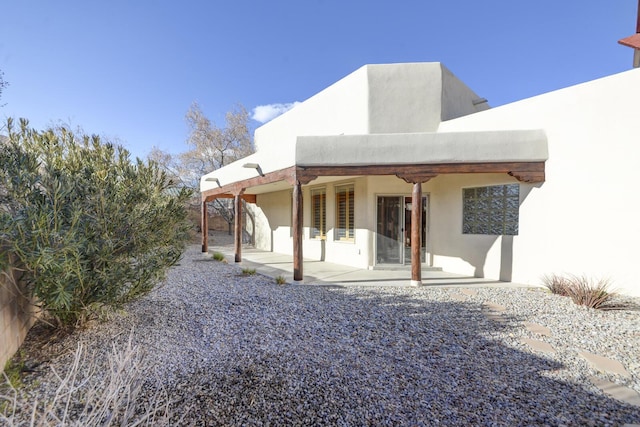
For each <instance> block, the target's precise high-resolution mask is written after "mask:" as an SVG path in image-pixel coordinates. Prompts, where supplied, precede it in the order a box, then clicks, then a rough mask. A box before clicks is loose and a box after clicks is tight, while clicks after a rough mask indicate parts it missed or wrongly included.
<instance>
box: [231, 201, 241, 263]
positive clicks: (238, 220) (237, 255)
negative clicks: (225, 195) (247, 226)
mask: <svg viewBox="0 0 640 427" xmlns="http://www.w3.org/2000/svg"><path fill="white" fill-rule="evenodd" d="M234 205H235V213H234V221H235V230H234V236H233V237H234V241H235V245H234V246H235V261H236V262H241V261H242V196H241V195H240V194H236V196H235V198H234Z"/></svg>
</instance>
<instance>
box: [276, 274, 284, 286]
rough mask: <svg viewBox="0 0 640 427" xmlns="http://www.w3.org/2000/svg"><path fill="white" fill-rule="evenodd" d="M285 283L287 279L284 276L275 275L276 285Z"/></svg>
mask: <svg viewBox="0 0 640 427" xmlns="http://www.w3.org/2000/svg"><path fill="white" fill-rule="evenodd" d="M285 283H287V279H285V278H284V276H277V277H276V284H277V285H284V284H285Z"/></svg>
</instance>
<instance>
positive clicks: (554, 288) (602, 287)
mask: <svg viewBox="0 0 640 427" xmlns="http://www.w3.org/2000/svg"><path fill="white" fill-rule="evenodd" d="M542 283H543V285H544V286H545V287H546V288H547V289H549V290H550V291H551V292H552V293H554V294H557V295H562V296H567V297H569V298H571V300H572V301H573V302H574V303H576V304H578V305H584V306H586V307H590V308H604V307H605V306H606V305H607V304H609V303H610V302H611V300H612V299H613V298H614V297H615V292H613V291H612V290H611V281H610V280H608V279H593V278H590V277H588V276H585V275H582V276H574V275H569V276H566V277H565V276H560V275H557V274H552V275H549V276H544V277H543V278H542Z"/></svg>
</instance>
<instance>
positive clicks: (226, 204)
mask: <svg viewBox="0 0 640 427" xmlns="http://www.w3.org/2000/svg"><path fill="white" fill-rule="evenodd" d="M185 118H186V121H187V125H188V127H189V135H188V137H187V144H188V146H189V147H190V149H189V150H188V151H185V152H183V153H180V154H178V155H171V154H169V153H166V152H164V151H162V150H160V149H158V148H154V149H153V150H152V152H151V153H150V154H149V159H152V160H155V161H156V162H158V163H159V164H160V165H161V166H162V167H163V168H164V169H165V170H166V171H167V173H169V174H170V176H172V177H173V178H174V179H175V180H176V182H178V183H180V184H181V185H182V186H185V187H188V188H193V189H195V190H196V193H197V192H198V190H199V186H200V177H201V176H202V175H204V174H206V173H209V172H211V171H214V170H216V169H220V168H221V167H223V166H225V165H228V164H229V163H231V162H234V161H236V160H239V159H241V158H243V157H246V156H248V155H249V154H251V153H253V152H254V151H255V148H254V145H253V140H252V138H251V132H250V129H249V113H248V112H247V110H246V109H245V108H244V107H243V106H242V105H237V106H236V107H235V108H234V109H233V110H231V111H229V112H227V114H226V115H225V126H224V127H218V126H217V125H216V124H215V123H213V122H211V120H209V118H207V117H206V116H205V114H204V113H203V112H202V109H201V108H200V105H199V104H198V103H197V102H194V103H193V104H191V107H190V108H189V111H187V114H186V117H185ZM199 204H200V199H199V197H198V198H196V199H194V205H196V206H199ZM210 206H211V208H212V209H213V211H214V212H217V213H218V214H219V215H220V216H222V217H223V218H224V219H225V221H227V224H229V230H231V227H232V224H233V221H234V209H233V202H232V199H216V200H215V201H214V202H213V203H211V204H210Z"/></svg>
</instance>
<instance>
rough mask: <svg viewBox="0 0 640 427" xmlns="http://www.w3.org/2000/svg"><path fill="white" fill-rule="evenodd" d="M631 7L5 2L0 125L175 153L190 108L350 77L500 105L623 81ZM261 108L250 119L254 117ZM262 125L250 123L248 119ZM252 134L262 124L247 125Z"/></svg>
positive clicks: (593, 2)
mask: <svg viewBox="0 0 640 427" xmlns="http://www.w3.org/2000/svg"><path fill="white" fill-rule="evenodd" d="M637 5H638V3H637V0H587V1H584V0H563V1H558V0H538V1H534V2H521V1H514V0H485V1H477V0H459V1H455V0H446V1H432V0H394V1H391V0H352V1H349V0H272V1H270V2H267V1H261V0H227V1H218V0H210V1H204V0H199V1H196V0H181V1H177V0H175V1H164V0H109V1H107V0H93V1H87V0H82V1H80V0H58V1H50V0H39V1H36V0H20V1H18V0H12V1H10V0H7V1H4V2H3V4H2V7H1V8H0V10H1V13H2V17H3V18H2V24H1V25H0V70H2V71H4V79H5V80H7V81H8V82H9V83H10V86H9V87H8V88H6V89H5V91H4V92H3V94H2V98H1V99H0V104H6V105H4V106H3V107H0V117H1V118H3V121H4V117H9V116H10V117H26V118H28V119H29V120H30V121H31V124H32V125H33V126H34V127H36V128H44V127H46V126H48V125H50V124H59V123H67V124H70V125H71V126H73V127H76V126H80V127H82V128H83V129H84V130H85V131H87V132H90V133H97V134H100V135H105V136H107V137H110V138H117V139H118V140H119V142H120V143H122V144H123V145H124V146H125V147H127V148H128V149H129V150H130V151H132V153H133V154H134V155H137V156H141V157H145V156H146V155H147V154H148V153H149V151H150V149H151V148H152V147H153V146H157V147H159V148H161V149H163V150H165V151H169V152H173V153H178V152H181V151H186V149H187V145H186V143H185V140H186V137H187V127H186V123H185V120H184V116H185V113H186V112H187V110H188V108H189V106H190V105H191V103H192V102H193V101H197V102H199V103H200V105H201V107H202V109H203V111H204V112H205V114H206V115H207V116H208V117H209V118H210V119H211V120H212V121H214V122H216V123H217V124H218V125H223V124H224V115H225V113H226V112H227V111H229V110H231V109H232V108H233V107H234V105H236V104H238V103H240V104H242V105H244V106H245V107H246V108H247V110H249V111H250V112H253V111H254V109H255V108H256V107H258V106H268V105H273V104H289V103H293V102H296V101H303V100H305V99H307V98H309V97H311V96H312V95H314V94H315V93H317V92H318V91H320V90H322V89H324V88H325V87H327V86H329V85H330V84H332V83H334V82H335V81H337V80H339V79H340V78H342V77H344V76H346V75H347V74H349V73H351V72H352V71H354V70H356V69H358V68H359V67H361V66H362V65H365V64H371V63H390V62H423V61H424V62H429V61H438V62H442V63H444V64H445V65H446V66H447V67H448V68H449V69H450V70H451V71H452V72H453V73H454V74H456V75H457V76H458V77H459V78H460V79H461V80H462V81H464V82H465V83H466V84H467V85H468V86H470V87H471V88H472V89H473V90H474V91H475V92H476V93H478V95H479V96H481V97H484V98H487V99H488V100H489V103H490V105H492V106H498V105H502V104H506V103H509V102H513V101H516V100H519V99H522V98H526V97H530V96H534V95H537V94H541V93H544V92H548V91H551V90H555V89H559V88H562V87H565V86H569V85H572V84H576V83H581V82H584V81H588V80H592V79H595V78H599V77H603V76H606V75H609V74H614V73H618V72H621V71H625V70H628V69H630V68H631V64H632V56H633V53H632V50H631V49H629V48H626V47H623V46H621V45H618V43H617V41H618V40H619V39H621V38H623V37H626V36H629V35H631V34H633V33H634V32H635V25H636V16H637V15H636V8H637ZM264 110H265V109H264V108H263V109H262V111H263V112H264ZM259 111H260V110H259ZM252 125H253V126H259V125H260V123H259V122H257V121H252Z"/></svg>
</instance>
